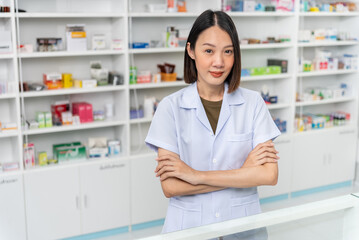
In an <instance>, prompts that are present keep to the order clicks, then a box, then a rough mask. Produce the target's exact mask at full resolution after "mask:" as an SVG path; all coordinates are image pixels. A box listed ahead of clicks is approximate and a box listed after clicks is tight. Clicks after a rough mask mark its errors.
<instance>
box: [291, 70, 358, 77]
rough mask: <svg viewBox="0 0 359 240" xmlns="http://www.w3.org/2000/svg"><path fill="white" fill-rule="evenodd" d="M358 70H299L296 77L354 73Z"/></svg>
mask: <svg viewBox="0 0 359 240" xmlns="http://www.w3.org/2000/svg"><path fill="white" fill-rule="evenodd" d="M356 72H358V70H353V69H348V70H322V71H313V72H301V73H298V75H297V76H298V77H313V76H325V75H338V74H348V73H356Z"/></svg>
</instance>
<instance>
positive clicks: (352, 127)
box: [293, 123, 356, 136]
mask: <svg viewBox="0 0 359 240" xmlns="http://www.w3.org/2000/svg"><path fill="white" fill-rule="evenodd" d="M355 129H356V126H355V125H354V124H350V123H348V124H346V125H344V126H333V127H329V128H320V129H313V130H309V131H303V132H295V133H294V134H293V135H294V136H298V135H303V134H322V133H325V132H332V131H337V132H341V131H355Z"/></svg>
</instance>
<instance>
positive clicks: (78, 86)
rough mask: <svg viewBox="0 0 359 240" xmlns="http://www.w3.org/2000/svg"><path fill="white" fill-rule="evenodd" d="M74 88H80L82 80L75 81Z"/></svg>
mask: <svg viewBox="0 0 359 240" xmlns="http://www.w3.org/2000/svg"><path fill="white" fill-rule="evenodd" d="M75 88H82V80H78V79H75Z"/></svg>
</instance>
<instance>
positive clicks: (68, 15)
mask: <svg viewBox="0 0 359 240" xmlns="http://www.w3.org/2000/svg"><path fill="white" fill-rule="evenodd" d="M17 15H18V16H19V18H116V17H124V16H125V14H124V13H49V12H44V13H18V14H17Z"/></svg>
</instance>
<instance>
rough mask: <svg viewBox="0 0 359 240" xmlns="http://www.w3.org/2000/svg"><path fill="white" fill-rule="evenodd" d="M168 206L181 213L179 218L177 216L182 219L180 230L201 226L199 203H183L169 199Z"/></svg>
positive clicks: (200, 206) (200, 207)
mask: <svg viewBox="0 0 359 240" xmlns="http://www.w3.org/2000/svg"><path fill="white" fill-rule="evenodd" d="M170 205H172V206H173V207H175V208H177V209H180V211H181V217H180V216H178V217H179V218H181V219H182V223H181V226H182V227H181V229H186V228H192V227H198V226H201V225H202V205H201V204H200V203H191V202H183V201H180V200H178V199H171V203H170ZM175 217H176V216H175Z"/></svg>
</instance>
